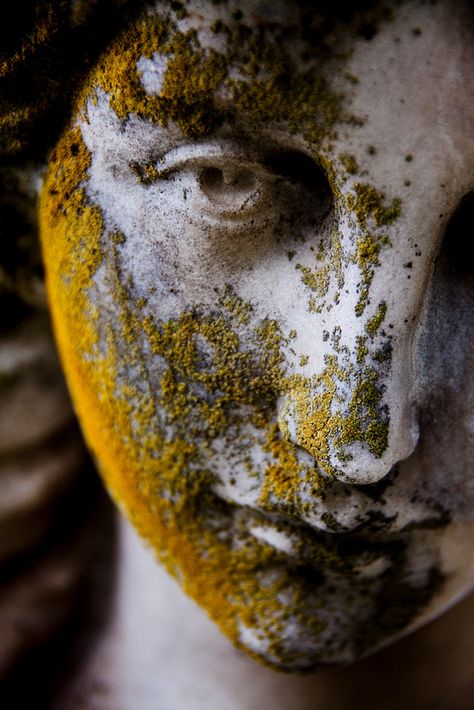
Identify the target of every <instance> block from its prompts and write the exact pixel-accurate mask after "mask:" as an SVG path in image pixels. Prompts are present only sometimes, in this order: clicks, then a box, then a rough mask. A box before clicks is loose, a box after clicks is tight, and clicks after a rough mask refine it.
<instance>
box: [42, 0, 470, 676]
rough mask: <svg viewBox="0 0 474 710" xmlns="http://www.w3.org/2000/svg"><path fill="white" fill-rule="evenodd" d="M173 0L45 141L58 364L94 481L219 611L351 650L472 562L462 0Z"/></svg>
mask: <svg viewBox="0 0 474 710" xmlns="http://www.w3.org/2000/svg"><path fill="white" fill-rule="evenodd" d="M168 5H169V4H168V3H158V4H157V5H156V6H155V7H153V8H152V9H150V10H149V12H148V14H147V15H146V16H145V18H144V19H142V20H139V21H137V24H136V25H135V26H133V27H130V28H128V29H127V31H126V33H125V34H124V36H123V37H120V38H118V40H117V41H116V43H115V44H114V45H112V47H111V48H110V49H109V50H108V52H107V53H106V54H105V55H104V57H103V59H102V60H101V62H100V64H99V65H98V66H97V67H96V69H95V70H94V72H93V73H92V75H91V76H90V77H89V79H88V81H87V82H86V86H85V88H84V91H83V94H82V96H81V97H80V99H79V101H78V106H77V109H76V112H75V116H74V119H73V121H72V123H71V126H70V128H69V129H68V130H67V131H66V133H65V134H64V136H63V138H62V139H61V141H60V143H59V144H58V146H57V148H56V151H55V154H54V155H53V157H52V160H51V168H50V171H49V175H48V177H47V179H46V182H45V186H44V189H43V197H42V207H41V213H42V232H43V242H44V249H45V258H46V262H47V266H48V275H49V287H50V299H51V304H52V309H53V313H54V318H55V324H56V332H57V338H58V343H59V346H60V350H61V352H62V356H63V362H64V366H65V369H66V372H67V375H68V378H69V383H70V387H71V390H72V393H73V396H74V399H75V403H76V408H77V411H78V413H79V417H80V419H81V421H82V424H83V427H84V430H85V433H86V436H87V438H88V441H89V444H90V446H91V448H92V450H93V451H94V453H95V454H96V456H97V459H98V462H99V465H100V468H101V471H102V472H103V475H104V477H105V480H106V482H107V484H108V486H109V488H110V489H111V491H112V493H113V495H114V496H115V498H116V499H117V500H118V501H119V503H120V505H121V506H122V507H123V508H124V509H125V510H126V512H127V513H128V515H129V516H130V518H131V519H132V521H133V522H134V524H135V525H136V527H137V528H138V530H139V531H140V532H141V533H142V534H143V535H144V536H145V537H146V538H147V539H148V540H149V541H150V542H151V543H152V545H153V546H154V548H155V549H156V551H157V555H158V557H159V559H160V560H161V561H162V562H163V563H164V564H165V565H166V566H167V568H168V569H169V570H170V571H171V572H172V573H173V574H174V575H176V576H177V577H178V579H179V580H180V582H181V583H182V585H183V587H184V589H185V590H186V591H187V592H188V593H189V594H191V595H192V596H193V597H194V598H195V599H196V600H197V601H198V602H199V603H200V604H202V605H203V606H204V607H205V608H206V609H207V611H208V612H209V613H210V615H211V617H212V618H214V619H215V620H216V621H217V622H218V623H219V624H220V626H221V628H222V629H223V630H224V632H225V633H227V634H228V635H229V637H231V638H232V639H233V640H234V642H236V643H237V644H238V645H239V646H240V647H243V648H245V649H246V650H248V651H249V652H250V653H252V654H253V655H255V656H257V657H259V658H262V659H264V660H265V661H267V662H269V663H272V664H274V665H276V666H281V667H284V668H287V669H297V668H310V667H313V666H316V665H322V664H330V663H339V662H348V661H351V660H353V659H355V658H357V657H360V656H362V655H364V654H366V653H368V652H370V651H372V650H374V649H376V648H378V647H380V646H381V645H383V644H385V643H387V642H388V641H389V640H391V639H393V638H395V637H398V636H400V635H401V634H403V633H406V632H407V631H408V630H409V629H411V628H414V627H415V626H417V625H419V624H421V623H422V622H424V621H426V620H428V619H429V618H431V617H432V616H433V615H435V614H437V613H439V612H440V611H441V610H442V609H443V608H445V607H446V606H447V605H448V604H449V603H451V602H452V601H453V600H455V599H456V598H458V597H459V596H460V595H462V594H463V593H465V592H466V591H467V590H468V589H470V588H471V587H472V584H473V578H474V560H473V555H472V543H471V535H472V526H473V502H474V487H473V478H472V471H471V467H472V466H471V460H472V455H473V453H474V448H473V419H472V411H473V403H474V402H473V399H474V382H473V375H472V371H473V368H472V358H473V337H472V334H473V327H472V326H473V320H474V316H473V313H474V309H473V308H472V306H473V303H472V300H473V290H472V287H473V277H472V263H469V254H468V247H467V246H466V245H467V236H468V235H467V226H465V225H467V214H468V211H469V210H470V209H472V200H471V199H470V198H466V200H465V201H464V202H463V201H462V198H463V197H464V196H465V195H466V194H468V193H469V191H470V190H471V189H472V168H473V164H474V147H473V144H472V142H471V143H470V144H469V145H468V143H467V142H468V129H469V116H468V107H469V106H470V105H472V98H473V97H472V96H469V97H468V96H467V95H466V94H467V93H468V92H469V91H471V93H472V86H470V84H469V81H468V76H469V72H470V67H471V66H472V57H471V58H470V57H469V56H468V55H469V53H470V52H471V54H472V46H473V44H472V42H471V39H470V38H469V37H468V36H467V29H466V28H467V27H468V22H467V19H468V10H467V8H463V6H462V4H461V3H451V2H442V3H438V4H436V5H429V6H424V5H422V4H420V5H419V6H418V4H415V3H412V4H410V3H409V4H408V5H407V6H402V7H400V8H399V7H396V8H395V9H394V10H393V12H391V13H389V14H387V13H384V11H383V10H382V8H381V7H379V6H378V5H377V6H375V7H374V8H372V9H369V10H366V11H364V12H363V13H361V12H359V13H357V12H351V13H349V15H347V13H346V16H345V17H344V18H343V20H338V19H337V17H336V15H335V11H334V10H332V11H329V10H328V11H327V13H326V14H319V15H318V14H317V13H315V12H314V11H312V10H308V9H306V10H305V9H304V8H303V7H302V6H301V5H300V4H299V5H298V4H293V3H291V2H278V3H272V4H271V6H270V5H268V4H266V3H264V2H247V3H246V2H241V3H239V4H238V5H237V4H235V3H232V2H223V3H218V4H214V3H206V2H204V3H201V2H191V3H189V4H188V5H186V10H183V9H181V10H178V11H176V13H174V12H173V11H171V10H169V9H168ZM459 205H461V206H460V207H459ZM458 207H459V210H458V211H457V212H456V213H455V211H456V210H457V208H458ZM454 213H455V214H454ZM453 214H454V217H453ZM471 220H472V217H471ZM463 230H464V231H466V233H464V231H463ZM470 364H471V366H470Z"/></svg>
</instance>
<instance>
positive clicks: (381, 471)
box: [278, 337, 419, 485]
mask: <svg viewBox="0 0 474 710" xmlns="http://www.w3.org/2000/svg"><path fill="white" fill-rule="evenodd" d="M410 341H411V339H410V338H408V337H405V338H400V339H399V340H398V341H396V342H395V345H394V348H393V351H392V354H391V361H390V363H379V367H376V366H375V364H371V365H368V364H367V358H366V361H365V362H364V363H363V364H361V363H357V362H355V363H354V362H350V361H349V362H346V365H345V367H341V366H340V365H338V364H337V363H336V362H334V361H332V362H331V361H330V360H329V359H328V360H327V363H326V368H325V370H324V372H323V373H321V374H319V375H317V376H315V377H312V378H310V379H308V378H304V379H303V378H298V377H296V378H294V379H293V382H292V385H291V386H290V387H289V389H288V391H287V392H286V393H285V395H284V396H283V397H282V398H281V400H280V403H279V416H278V421H279V426H280V430H281V432H282V434H283V436H284V438H286V439H287V440H290V441H292V442H293V443H294V444H296V445H297V446H299V447H301V448H303V449H305V450H306V451H307V452H308V453H309V454H311V456H312V457H314V459H315V460H316V462H317V464H318V465H319V467H320V468H321V469H322V470H323V471H324V472H326V473H327V474H329V475H332V476H334V477H335V478H337V479H338V480H340V481H341V482H344V483H350V484H360V485H365V484H371V483H376V482H377V481H379V480H380V479H382V478H383V477H384V476H386V475H387V474H388V473H389V472H390V471H391V470H392V469H393V467H394V466H395V464H397V463H398V462H399V461H402V460H404V459H406V458H408V456H409V455H410V454H411V453H412V451H413V450H414V448H415V446H416V444H417V441H418V436H419V431H418V424H417V417H416V409H415V405H414V402H413V397H412V383H413V378H412V376H411V369H412V366H411V353H412V346H411V342H410ZM376 352H379V351H376ZM374 362H375V361H374Z"/></svg>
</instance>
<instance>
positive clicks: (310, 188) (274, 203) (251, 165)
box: [130, 141, 328, 224]
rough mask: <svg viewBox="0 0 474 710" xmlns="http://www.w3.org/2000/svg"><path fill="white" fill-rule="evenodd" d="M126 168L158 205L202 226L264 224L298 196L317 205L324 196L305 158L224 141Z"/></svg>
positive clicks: (317, 172)
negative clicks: (151, 192) (163, 203)
mask: <svg viewBox="0 0 474 710" xmlns="http://www.w3.org/2000/svg"><path fill="white" fill-rule="evenodd" d="M130 168H131V170H132V171H133V172H134V174H135V175H136V177H137V178H138V179H139V181H140V182H141V183H142V184H143V185H146V186H147V187H149V188H150V189H154V190H156V191H157V199H160V200H164V201H166V203H167V204H168V205H169V206H172V208H173V209H175V210H176V211H177V212H180V213H182V212H183V211H185V212H186V213H187V214H189V216H190V217H191V218H192V219H194V220H196V219H199V220H200V221H201V222H202V221H206V220H207V221H209V222H217V221H218V222H219V223H220V224H222V223H226V222H229V223H234V224H235V223H236V222H239V221H245V220H252V221H253V222H254V221H255V220H258V219H260V218H261V219H265V220H268V219H271V217H272V215H273V216H277V213H278V214H279V213H280V212H281V209H282V206H285V205H295V204H296V202H297V201H298V200H299V199H301V198H302V196H303V193H304V194H305V195H306V197H308V195H309V194H310V193H311V195H310V196H311V198H312V199H311V203H312V204H313V205H315V200H316V202H318V203H319V204H320V205H321V203H324V202H325V201H326V199H325V198H326V196H327V192H328V185H327V180H326V177H325V175H324V174H323V172H322V170H321V168H320V167H319V166H318V165H317V164H316V163H315V162H314V161H313V160H312V159H311V158H309V157H308V156H307V155H304V154H302V153H299V152H297V151H287V152H280V153H276V154H272V155H270V156H269V155H268V154H267V155H262V154H261V153H259V152H258V151H257V150H255V149H252V148H251V147H248V146H245V147H243V146H238V145H235V144H234V143H227V142H225V141H220V142H215V143H213V142H210V143H205V144H193V145H186V146H181V147H179V148H176V149H173V150H170V151H169V152H167V153H166V154H165V155H164V156H162V157H161V158H159V159H158V160H154V161H149V162H147V163H132V164H130ZM323 211H324V210H323Z"/></svg>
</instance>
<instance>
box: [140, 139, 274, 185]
mask: <svg viewBox="0 0 474 710" xmlns="http://www.w3.org/2000/svg"><path fill="white" fill-rule="evenodd" d="M261 161H262V155H261V154H259V153H257V151H255V150H253V151H252V150H251V149H249V148H245V149H244V148H243V147H240V146H237V145H236V144H235V143H231V142H224V141H216V142H208V143H198V144H193V145H189V144H188V145H184V146H179V147H178V148H174V149H173V150H170V151H168V152H167V153H166V154H165V155H164V156H163V157H162V158H160V159H159V160H157V161H156V162H153V167H154V169H155V170H156V179H160V178H166V177H168V176H169V175H170V174H171V173H173V172H175V171H176V170H182V169H183V168H184V167H186V166H190V167H192V166H194V165H196V166H198V167H200V168H205V167H216V166H217V167H218V166H219V165H220V164H222V165H229V164H232V163H235V164H236V165H238V166H239V167H240V168H248V169H249V170H252V172H253V173H255V174H257V175H258V174H261V175H262V176H265V177H267V178H268V177H269V176H271V175H272V173H271V172H269V171H268V170H267V169H266V168H265V167H264V166H263V165H262V163H261Z"/></svg>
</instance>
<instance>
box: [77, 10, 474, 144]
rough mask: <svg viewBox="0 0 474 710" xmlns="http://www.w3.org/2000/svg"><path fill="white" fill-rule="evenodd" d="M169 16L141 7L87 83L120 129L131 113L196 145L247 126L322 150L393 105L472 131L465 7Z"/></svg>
mask: <svg viewBox="0 0 474 710" xmlns="http://www.w3.org/2000/svg"><path fill="white" fill-rule="evenodd" d="M365 4H366V3H365ZM171 5H172V6H173V7H174V6H175V5H177V4H170V3H164V2H161V3H157V4H155V5H153V6H152V7H149V8H148V10H147V12H146V13H145V14H144V16H143V17H142V18H141V19H140V21H139V22H137V23H136V24H135V25H134V26H131V27H129V28H128V29H127V31H126V33H125V34H124V35H123V36H122V37H121V38H119V40H118V41H117V42H116V43H115V45H113V46H112V49H111V50H110V51H109V53H108V54H106V55H105V57H104V59H103V61H102V62H101V64H100V65H99V67H98V70H97V71H96V72H95V77H94V78H95V80H96V84H99V85H100V86H102V87H103V88H104V89H105V91H107V92H108V93H109V94H110V97H111V105H112V108H114V110H115V112H116V113H117V114H118V116H119V118H121V119H125V118H127V117H128V116H129V115H130V114H136V115H138V116H142V117H146V118H149V119H151V120H152V121H153V122H154V123H158V124H162V125H163V124H167V125H170V124H171V125H178V127H179V128H180V129H181V130H182V131H183V132H184V133H185V134H187V135H188V137H192V138H198V137H200V136H202V135H205V134H206V133H211V132H212V131H213V130H215V129H216V127H218V126H219V125H222V124H225V123H229V122H232V120H234V119H235V118H236V117H241V116H242V115H248V116H249V119H250V123H251V124H252V125H262V124H273V125H276V124H279V123H285V124H287V125H290V126H291V127H293V128H298V131H299V132H300V133H303V134H304V133H306V134H307V135H308V137H309V138H310V140H311V141H312V142H313V143H320V142H321V141H322V140H323V138H332V137H333V136H334V130H332V129H334V126H335V124H336V123H343V124H344V125H345V126H347V125H349V126H355V125H358V124H359V125H360V124H362V123H363V122H364V120H365V119H366V117H367V116H368V115H369V114H373V113H374V112H375V111H376V110H377V109H378V105H379V104H383V103H385V105H387V104H389V103H390V97H391V96H396V100H397V113H399V114H400V113H403V112H404V111H405V110H406V107H407V106H411V107H412V111H413V110H415V111H418V113H420V114H421V115H423V119H424V122H425V125H429V123H430V117H432V116H433V115H434V114H435V113H436V112H438V114H439V109H440V108H441V115H442V121H443V125H444V126H445V127H446V126H447V127H448V129H449V127H450V125H449V124H450V123H451V122H453V114H454V113H455V114H456V117H455V119H456V120H455V121H454V124H455V127H456V128H458V129H459V128H462V127H467V125H468V120H469V117H468V110H469V109H468V107H469V99H472V98H474V97H473V96H472V94H473V93H474V92H473V87H472V81H471V80H470V67H472V62H473V60H474V49H473V47H474V43H473V42H472V41H471V40H472V35H471V34H470V22H469V21H468V20H469V19H470V12H469V9H468V7H467V4H464V3H462V2H458V3H452V2H449V1H447V2H446V1H445V2H440V3H437V4H429V5H428V4H424V3H416V2H409V3H404V4H402V6H401V7H398V6H395V7H394V8H387V6H386V5H385V4H383V3H369V5H370V7H369V9H366V10H363V11H362V10H354V9H352V10H351V11H346V12H345V14H343V13H342V12H341V10H340V8H339V9H338V7H337V5H338V3H337V2H336V3H335V5H334V7H333V9H332V10H329V9H328V8H327V7H326V8H325V7H323V8H322V9H321V4H318V9H314V8H311V7H307V6H305V5H304V4H303V3H294V2H282V1H280V2H274V3H271V4H269V3H266V2H245V1H244V2H220V3H214V2H202V1H196V0H195V1H194V2H190V3H188V4H187V5H185V6H184V5H183V6H180V8H181V9H178V10H173V9H172V7H171ZM89 86H90V85H89ZM466 94H468V95H466ZM358 97H360V101H359V104H362V106H359V105H357V99H358ZM354 101H355V103H356V108H357V112H354V111H353V110H352V109H353V103H354ZM448 105H450V106H449V109H450V110H447V108H448ZM426 109H428V112H427V113H426ZM391 111H392V108H391ZM392 113H393V111H392ZM443 114H445V116H446V117H445V116H443ZM318 126H319V130H318Z"/></svg>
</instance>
